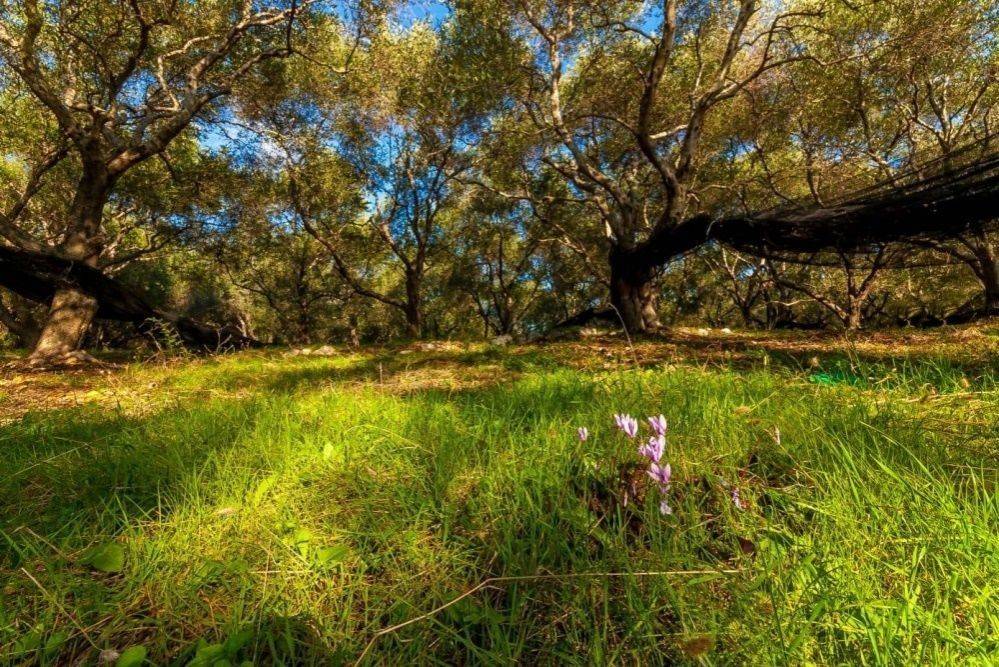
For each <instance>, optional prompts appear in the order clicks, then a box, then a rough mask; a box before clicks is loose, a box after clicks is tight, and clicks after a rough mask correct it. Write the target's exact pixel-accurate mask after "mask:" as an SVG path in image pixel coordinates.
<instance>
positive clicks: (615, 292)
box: [610, 248, 659, 334]
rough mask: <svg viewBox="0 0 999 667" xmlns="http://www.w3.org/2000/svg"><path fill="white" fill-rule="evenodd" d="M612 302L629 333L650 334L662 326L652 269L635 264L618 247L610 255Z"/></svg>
mask: <svg viewBox="0 0 999 667" xmlns="http://www.w3.org/2000/svg"><path fill="white" fill-rule="evenodd" d="M610 269H611V281H610V289H611V304H612V305H613V306H614V308H615V309H616V310H617V313H618V316H619V317H620V318H621V321H622V322H623V323H624V328H625V329H626V330H627V331H628V333H630V334H639V333H648V332H650V331H655V330H656V329H658V328H659V315H658V313H657V312H656V298H655V283H654V280H653V271H652V270H651V269H650V268H648V267H646V266H641V265H639V266H635V265H634V264H632V263H631V262H630V261H629V257H628V256H627V255H625V254H623V253H621V252H619V251H618V250H617V249H616V248H615V249H612V250H611V254H610Z"/></svg>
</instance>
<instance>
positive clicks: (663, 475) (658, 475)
mask: <svg viewBox="0 0 999 667" xmlns="http://www.w3.org/2000/svg"><path fill="white" fill-rule="evenodd" d="M672 474H673V469H672V468H670V465H669V464H668V463H667V464H666V465H663V466H661V465H659V464H658V463H652V464H650V465H649V477H651V478H652V481H654V482H655V483H656V484H658V485H659V490H660V491H662V492H663V493H666V490H667V489H669V478H670V475H672Z"/></svg>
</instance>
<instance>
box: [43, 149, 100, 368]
mask: <svg viewBox="0 0 999 667" xmlns="http://www.w3.org/2000/svg"><path fill="white" fill-rule="evenodd" d="M113 184H114V183H113V180H112V179H111V178H109V176H108V174H107V170H106V169H105V168H104V166H103V164H98V165H97V166H95V165H94V164H93V163H91V164H89V165H88V163H87V161H86V160H84V168H83V175H82V176H81V177H80V182H79V183H78V184H77V186H76V193H75V194H74V196H73V202H72V204H71V205H70V213H69V215H70V219H71V221H72V225H73V226H72V228H71V229H72V231H71V232H70V233H69V234H67V236H66V238H65V240H64V241H63V242H62V243H61V244H60V246H59V254H60V255H61V256H62V257H63V258H65V259H69V260H71V261H74V262H80V263H81V264H85V265H87V266H90V267H93V268H97V258H98V257H99V256H100V253H101V248H100V244H99V241H98V240H97V239H98V238H99V236H100V230H101V221H102V218H103V216H104V205H105V204H106V203H107V200H108V193H109V192H110V191H111V187H112V185H113ZM98 306H99V304H98V303H97V300H96V299H95V298H94V297H93V296H90V295H88V294H86V293H85V292H83V291H81V290H79V289H75V288H65V289H59V290H56V292H55V294H53V296H52V302H51V303H50V304H49V313H48V317H47V319H46V321H45V324H44V325H43V326H42V333H41V335H40V336H39V337H38V342H37V343H35V348H34V349H33V350H32V351H31V355H30V356H29V357H28V363H29V364H31V365H36V366H45V365H50V364H58V363H60V362H62V361H64V360H67V359H69V358H70V357H71V356H72V354H73V353H74V352H76V351H77V350H79V349H80V347H81V346H82V345H83V337H84V336H85V335H86V334H87V331H88V330H89V329H90V325H91V323H92V322H93V321H94V316H95V315H96V314H97V309H98Z"/></svg>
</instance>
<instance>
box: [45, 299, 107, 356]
mask: <svg viewBox="0 0 999 667" xmlns="http://www.w3.org/2000/svg"><path fill="white" fill-rule="evenodd" d="M96 314H97V299H95V298H94V297H92V296H90V295H88V294H86V293H85V292H83V291H81V290H79V289H62V290H59V291H57V292H56V293H55V294H54V295H53V297H52V303H51V304H50V305H49V313H48V317H47V319H46V320H45V324H44V326H42V333H41V335H40V336H39V337H38V342H36V343H35V347H34V349H33V350H32V352H31V355H30V356H29V357H28V361H29V363H31V364H36V365H37V364H47V363H57V362H59V361H61V360H63V359H66V358H68V357H69V356H70V355H72V353H74V352H76V351H77V350H79V349H80V347H81V345H82V344H83V337H84V336H85V335H86V334H87V331H88V330H89V329H90V324H91V322H93V321H94V315H96Z"/></svg>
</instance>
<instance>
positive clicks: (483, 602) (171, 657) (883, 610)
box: [0, 344, 999, 664]
mask: <svg viewBox="0 0 999 667" xmlns="http://www.w3.org/2000/svg"><path fill="white" fill-rule="evenodd" d="M607 345H609V344H607ZM643 345H644V344H643ZM612 347H613V349H610V348H608V350H607V351H609V352H610V356H607V355H606V354H604V353H600V352H595V351H593V350H589V351H587V352H582V351H580V350H578V349H574V348H573V347H572V346H565V347H560V346H554V345H553V346H548V347H544V348H512V349H509V350H496V349H491V348H487V347H484V346H458V347H455V348H453V349H432V350H420V349H414V350H411V351H409V352H407V353H406V354H400V350H375V351H371V352H365V353H358V354H350V355H345V356H342V357H323V358H302V357H284V356H282V355H280V354H279V353H274V352H265V353H248V354H242V355H235V356H231V357H222V358H216V359H201V360H187V361H183V362H172V363H168V364H165V365H160V366H155V367H148V366H145V367H140V366H134V367H129V368H126V369H124V370H121V371H119V372H116V373H114V374H111V375H109V376H107V377H103V378H99V379H91V380H88V381H87V382H88V384H87V391H95V392H98V393H99V394H100V395H99V396H97V397H95V398H94V399H93V400H90V401H85V402H83V403H81V404H80V406H79V407H68V408H67V407H64V406H60V405H58V404H57V405H54V406H51V407H50V409H47V410H44V409H43V410H39V409H36V410H35V411H34V412H31V413H28V414H27V415H25V416H23V417H20V416H19V417H17V418H15V419H14V420H13V421H11V422H10V423H8V424H6V425H4V426H2V427H0V446H2V447H3V450H4V452H5V466H4V470H3V471H2V472H0V598H2V599H0V653H2V655H3V656H4V658H3V660H4V661H15V662H16V661H23V660H27V661H35V662H46V661H48V662H54V661H60V662H72V661H74V660H77V659H84V660H89V661H96V660H97V656H98V654H99V652H100V651H102V650H107V649H111V650H115V651H119V652H120V651H122V650H123V649H125V648H127V647H129V646H139V645H141V646H143V647H145V649H146V650H147V651H148V655H149V657H150V659H152V660H153V661H155V662H156V663H161V662H168V661H176V662H179V663H181V664H186V663H187V662H188V661H190V660H192V659H195V658H196V656H197V655H198V653H199V651H200V652H201V655H202V657H206V656H207V655H208V654H212V655H214V656H216V658H217V657H218V656H222V657H224V658H225V659H227V660H229V661H230V662H234V663H235V662H238V661H241V660H253V661H255V662H257V663H260V664H268V663H271V662H275V661H284V662H285V663H315V664H330V663H333V664H336V663H342V662H350V661H352V660H354V659H356V658H357V657H358V656H360V655H361V654H362V652H363V651H364V650H365V649H366V648H369V651H368V653H367V654H366V660H368V661H370V662H371V663H373V664H378V663H393V664H406V663H418V662H426V661H428V660H429V659H431V656H433V657H435V658H436V659H437V660H439V661H443V662H458V663H467V662H486V663H490V664H491V663H499V662H513V661H520V662H532V663H533V662H544V663H556V662H557V663H578V662H595V663H605V662H635V661H642V662H653V663H658V662H670V661H677V662H696V661H697V660H700V659H706V660H708V661H711V662H723V663H752V664H759V663H782V664H786V663H795V664H800V663H806V662H813V663H816V664H831V663H855V662H860V661H863V660H866V661H868V662H873V663H880V664H901V663H919V662H922V663H947V662H952V663H967V662H973V661H976V660H977V661H979V662H981V663H983V664H984V663H987V662H988V661H989V659H990V656H992V655H994V654H995V652H996V651H997V649H999V611H997V606H996V604H995V599H994V590H993V589H994V581H996V580H997V579H999V538H997V536H996V531H995V526H996V525H999V501H997V499H996V495H995V489H996V479H997V474H999V471H997V469H999V462H997V454H999V422H997V417H996V415H997V414H999V409H997V408H999V392H997V389H996V375H995V373H994V371H993V370H992V369H991V367H990V366H987V365H982V366H969V365H967V364H963V363H961V362H960V361H959V360H955V359H953V358H946V357H939V356H928V357H925V358H921V357H918V356H915V355H901V356H895V357H881V356H877V357H875V358H871V357H868V356H865V355H864V354H862V353H859V352H858V351H857V350H855V349H851V348H841V349H838V350H830V351H829V354H828V355H827V356H824V357H822V358H821V359H820V360H819V363H818V364H817V365H812V364H810V363H809V359H808V357H809V356H811V355H813V354H815V353H814V352H813V351H810V350H809V351H807V352H805V356H804V357H797V356H794V357H792V356H789V357H786V358H785V359H784V361H780V360H778V359H777V356H776V353H773V352H768V353H767V354H770V355H772V356H771V357H770V361H767V362H764V361H763V359H764V357H763V356H762V355H759V354H757V353H755V352H754V354H757V356H754V357H753V361H752V363H750V364H745V363H743V361H733V362H732V363H722V362H721V361H720V360H719V359H717V358H715V359H713V360H711V361H705V360H703V359H700V358H698V357H696V355H695V356H694V357H693V358H692V359H691V360H690V361H684V360H683V359H677V358H674V357H673V356H672V353H671V356H670V358H669V360H664V359H660V358H655V359H650V358H647V357H646V356H643V355H645V352H643V351H642V348H641V346H640V347H639V348H638V349H637V350H636V353H637V355H636V356H638V361H639V365H641V366H642V367H641V368H635V367H634V365H635V363H634V362H635V360H634V357H633V355H632V352H631V351H630V350H628V349H627V348H624V347H621V346H612ZM587 349H588V348H587ZM586 355H590V357H586ZM596 355H599V356H596ZM587 358H589V359H590V360H591V361H593V363H582V362H584V361H586V359H587ZM594 360H595V361H594ZM45 382H53V383H57V382H58V378H57V377H56V376H52V377H50V378H49V379H47V380H45ZM130 388H131V389H133V390H134V391H131V392H128V391H127V390H128V389H130ZM616 412H630V413H631V414H634V415H643V416H644V415H652V414H659V413H660V412H661V413H664V414H665V415H666V417H667V419H668V420H669V422H670V430H669V433H668V434H667V443H666V450H665V454H664V460H668V461H669V462H670V464H671V465H672V478H671V482H670V488H669V498H670V505H671V507H672V509H673V514H672V515H668V516H663V515H661V514H660V512H659V504H658V496H657V495H656V494H655V493H650V494H649V497H648V498H647V499H644V500H643V501H640V502H633V503H632V504H631V505H629V506H627V507H622V506H621V504H620V503H619V502H617V501H616V500H615V495H614V494H615V490H616V489H617V488H618V484H619V480H618V478H617V476H616V475H617V469H618V468H617V466H620V465H624V464H627V463H628V462H629V461H640V458H639V456H638V453H637V451H636V443H635V441H632V440H629V439H627V438H625V437H623V436H622V435H621V434H620V433H618V432H617V430H616V429H615V426H614V423H613V420H612V418H611V415H612V414H613V413H616ZM580 426H585V427H587V428H588V438H587V439H586V441H585V442H581V441H580V439H579V438H578V436H577V434H576V430H577V428H578V427H580ZM735 485H737V486H738V488H739V491H740V503H741V504H742V506H743V509H739V508H737V507H735V505H734V503H733V502H732V500H731V488H732V486H735ZM108 545H112V546H114V549H112V550H111V551H107V549H106V548H107V546H108ZM95 547H99V548H104V549H105V551H103V552H100V553H103V554H105V556H107V554H108V553H110V554H112V555H117V552H116V551H115V550H116V549H117V550H120V555H121V560H120V562H117V561H116V559H115V558H107V557H105V558H104V559H103V560H102V559H100V558H95V557H94V548H95ZM690 572H696V574H689V573H690ZM648 573H658V574H654V575H651V574H648ZM662 573H672V574H662ZM684 573H687V574H684ZM580 575H587V576H585V577H580ZM589 575H595V576H589ZM608 575H610V576H608ZM510 577H514V578H516V577H523V578H522V579H509V578H510ZM490 578H499V579H497V580H496V581H494V582H491V583H487V584H486V585H485V586H483V587H482V588H479V589H476V588H475V587H476V586H478V585H479V584H480V583H481V582H483V581H486V580H488V579H490ZM473 589H474V591H473ZM469 591H473V592H472V593H471V594H469V595H467V596H466V597H463V598H461V599H460V600H458V598H459V597H460V596H462V595H463V594H464V593H467V592H469ZM455 600H457V601H456V602H455ZM452 603H453V604H452ZM441 606H444V608H442V609H439V611H437V612H436V613H433V614H430V615H429V616H427V617H426V618H420V617H421V616H422V615H424V614H427V613H428V612H431V611H432V610H434V609H436V608H438V607H441ZM413 619H420V620H419V621H418V622H414V623H411V624H408V625H405V626H404V627H400V628H398V629H394V630H392V631H390V632H386V633H385V634H383V635H378V633H379V632H380V631H383V630H385V629H388V628H392V627H393V626H395V625H397V624H401V623H406V622H407V621H410V620H413ZM369 642H371V645H370V647H368V644H369Z"/></svg>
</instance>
